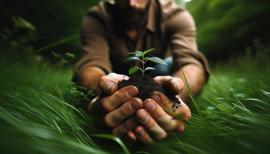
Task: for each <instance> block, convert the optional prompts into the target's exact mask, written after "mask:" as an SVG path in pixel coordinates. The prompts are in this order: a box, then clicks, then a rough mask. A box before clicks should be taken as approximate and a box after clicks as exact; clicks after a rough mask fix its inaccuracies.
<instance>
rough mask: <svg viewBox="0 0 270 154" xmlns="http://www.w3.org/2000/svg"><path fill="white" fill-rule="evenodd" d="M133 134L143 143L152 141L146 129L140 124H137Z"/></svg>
mask: <svg viewBox="0 0 270 154" xmlns="http://www.w3.org/2000/svg"><path fill="white" fill-rule="evenodd" d="M135 135H136V137H137V138H139V139H140V140H141V141H142V142H143V143H152V142H153V139H152V138H151V137H150V135H149V134H148V133H147V132H146V130H145V129H144V128H143V127H142V126H137V127H136V129H135Z"/></svg>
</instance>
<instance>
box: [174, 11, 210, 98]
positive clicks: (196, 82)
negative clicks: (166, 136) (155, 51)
mask: <svg viewBox="0 0 270 154" xmlns="http://www.w3.org/2000/svg"><path fill="white" fill-rule="evenodd" d="M169 24H171V27H169V28H170V29H171V31H172V35H171V50H172V54H173V60H174V68H173V70H174V76H175V77H179V78H181V79H182V81H183V82H184V84H185V86H184V88H183V90H182V91H181V93H180V96H181V98H182V99H183V100H184V101H185V102H187V101H188V98H189V91H190V92H191V94H192V95H197V94H198V93H199V92H200V91H201V90H202V88H203V86H204V84H205V83H206V81H207V79H208V76H209V68H208V63H207V60H206V58H205V57H204V56H203V54H202V53H201V52H199V51H198V48H197V43H196V27H195V23H194V20H193V18H192V16H191V15H190V13H189V12H187V11H183V12H181V13H179V14H177V15H176V16H175V17H174V18H173V19H171V23H169ZM186 83H187V84H186Z"/></svg>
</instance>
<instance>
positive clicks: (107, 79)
mask: <svg viewBox="0 0 270 154" xmlns="http://www.w3.org/2000/svg"><path fill="white" fill-rule="evenodd" d="M124 79H125V80H128V77H127V76H125V75H120V74H116V73H110V74H109V75H106V76H103V77H101V78H100V80H99V89H100V91H101V95H99V96H97V97H96V98H95V99H93V100H92V101H91V103H90V104H89V106H88V111H89V112H90V113H92V114H93V115H94V119H95V125H96V126H97V127H100V126H103V127H104V126H105V127H107V128H111V129H112V133H113V134H114V135H116V136H118V137H120V138H122V139H124V140H127V142H134V141H135V140H136V137H135V135H134V133H133V132H132V131H130V130H132V129H134V128H135V127H136V123H137V122H136V118H132V116H133V115H134V113H136V111H137V110H138V109H140V108H142V107H143V101H142V100H141V99H139V98H136V95H138V92H139V91H138V88H137V87H135V86H127V87H123V88H121V89H119V90H118V86H117V84H118V82H119V81H121V80H124Z"/></svg>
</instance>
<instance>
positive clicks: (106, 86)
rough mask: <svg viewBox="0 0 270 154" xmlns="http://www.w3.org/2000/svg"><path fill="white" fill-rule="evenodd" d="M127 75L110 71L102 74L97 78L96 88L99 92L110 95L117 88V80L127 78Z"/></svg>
mask: <svg viewBox="0 0 270 154" xmlns="http://www.w3.org/2000/svg"><path fill="white" fill-rule="evenodd" d="M128 79H129V77H128V76H125V75H122V74H116V73H110V74H108V75H105V76H102V77H101V78H100V80H99V84H98V89H99V90H100V92H101V93H103V94H105V95H111V94H113V93H114V92H115V91H116V90H117V88H118V86H117V85H118V82H119V81H122V80H128Z"/></svg>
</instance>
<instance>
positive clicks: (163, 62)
mask: <svg viewBox="0 0 270 154" xmlns="http://www.w3.org/2000/svg"><path fill="white" fill-rule="evenodd" d="M148 60H150V61H151V62H153V63H157V64H163V65H167V63H166V62H165V61H164V60H163V59H161V58H158V57H150V58H149V57H147V61H148Z"/></svg>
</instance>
